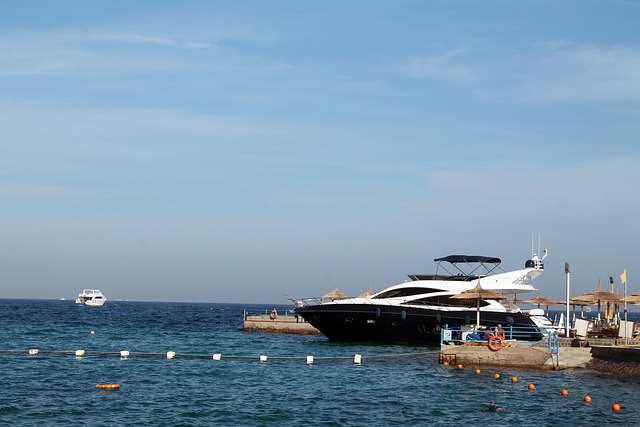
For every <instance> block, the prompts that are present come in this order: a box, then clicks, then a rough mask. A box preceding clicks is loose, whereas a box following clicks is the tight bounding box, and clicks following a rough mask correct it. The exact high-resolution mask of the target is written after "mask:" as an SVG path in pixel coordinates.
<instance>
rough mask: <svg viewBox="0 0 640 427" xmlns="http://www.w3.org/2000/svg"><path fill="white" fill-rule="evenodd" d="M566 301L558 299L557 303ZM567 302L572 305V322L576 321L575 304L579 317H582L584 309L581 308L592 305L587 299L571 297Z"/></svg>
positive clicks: (562, 303) (560, 303)
mask: <svg viewBox="0 0 640 427" xmlns="http://www.w3.org/2000/svg"><path fill="white" fill-rule="evenodd" d="M566 304H567V302H566V301H560V302H559V305H566ZM569 304H571V305H572V306H573V322H574V323H575V321H576V306H578V307H580V317H584V311H583V308H584V307H587V306H590V305H592V304H593V303H591V302H589V301H581V300H579V299H578V298H575V297H574V298H571V299H570V300H569Z"/></svg>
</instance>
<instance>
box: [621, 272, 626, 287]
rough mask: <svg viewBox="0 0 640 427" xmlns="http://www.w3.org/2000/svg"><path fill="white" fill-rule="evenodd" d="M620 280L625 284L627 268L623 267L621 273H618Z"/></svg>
mask: <svg viewBox="0 0 640 427" xmlns="http://www.w3.org/2000/svg"><path fill="white" fill-rule="evenodd" d="M620 282H622V283H624V284H625V285H626V284H627V269H626V268H625V269H624V271H623V272H622V274H621V275H620Z"/></svg>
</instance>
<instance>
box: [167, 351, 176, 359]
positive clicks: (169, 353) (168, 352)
mask: <svg viewBox="0 0 640 427" xmlns="http://www.w3.org/2000/svg"><path fill="white" fill-rule="evenodd" d="M174 357H176V352H175V351H167V359H173V358H174Z"/></svg>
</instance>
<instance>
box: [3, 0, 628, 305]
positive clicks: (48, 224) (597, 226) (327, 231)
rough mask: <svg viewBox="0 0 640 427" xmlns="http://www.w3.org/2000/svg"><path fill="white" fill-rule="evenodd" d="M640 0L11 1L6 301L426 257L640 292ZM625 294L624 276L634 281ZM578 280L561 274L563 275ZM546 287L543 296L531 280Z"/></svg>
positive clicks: (228, 290)
mask: <svg viewBox="0 0 640 427" xmlns="http://www.w3.org/2000/svg"><path fill="white" fill-rule="evenodd" d="M638 18H640V3H638V2H635V1H608V2H601V1H600V2H596V1H567V2H553V1H536V2H528V1H524V2H508V1H486V2H476V1H433V2H423V1H348V2H345V1H323V2H311V1H309V2H304V1H274V2H263V1H242V0H239V1H232V2H221V1H184V2H170V1H140V2H133V3H132V2H117V1H113V2H85V1H81V2H71V1H69V2H64V3H58V2H48V1H20V2H18V1H9V2H4V3H3V5H2V14H0V113H1V114H0V136H1V138H0V150H1V151H0V152H1V155H0V200H2V209H1V210H0V221H1V222H2V225H3V226H2V227H0V230H1V231H0V238H1V241H2V245H0V272H1V273H0V274H1V275H0V297H7V298H60V297H65V298H73V297H75V295H76V294H77V293H78V292H79V291H80V290H81V289H82V288H88V287H96V288H100V289H102V290H103V291H104V292H105V294H106V295H107V297H108V298H110V299H129V300H159V301H204V302H238V303H286V302H287V299H286V298H287V297H286V295H288V297H291V298H297V297H309V296H319V295H322V294H324V293H326V292H328V291H330V290H332V289H333V288H335V287H336V286H338V287H339V288H340V289H341V290H342V291H344V292H346V293H347V294H350V295H356V294H359V293H360V292H363V291H366V290H367V289H369V286H372V287H373V289H374V290H379V289H382V288H383V287H386V286H388V285H391V284H393V283H397V282H400V281H403V280H404V279H405V277H406V274H410V273H425V272H432V271H433V270H434V268H435V267H434V263H433V259H434V258H437V257H440V256H444V255H449V254H461V253H464V254H476V255H487V256H497V257H500V258H502V260H503V267H504V268H505V269H515V268H520V267H521V266H523V265H524V261H525V260H526V259H528V258H529V257H530V256H531V250H532V235H533V236H534V238H535V243H534V245H533V246H534V248H535V249H536V250H537V248H538V237H539V236H540V237H541V245H542V246H544V247H548V249H549V255H548V257H547V259H546V260H545V266H546V271H545V274H544V275H543V276H542V277H541V278H539V279H538V280H537V281H536V282H535V284H536V286H537V287H538V288H539V289H540V290H541V292H542V294H544V295H546V294H549V295H551V296H552V297H554V298H556V299H562V298H564V294H565V275H564V263H565V262H569V263H570V265H571V270H572V276H571V283H572V288H573V290H574V292H575V293H576V294H580V293H584V292H587V291H591V290H594V289H595V287H596V285H597V283H598V279H599V278H600V277H602V278H603V283H606V280H607V278H608V277H609V276H613V277H614V278H615V281H616V283H619V281H620V279H619V275H620V274H621V273H622V271H623V270H624V269H625V268H626V269H627V277H628V290H627V292H628V293H629V294H631V293H634V292H640V286H639V285H638V282H637V279H636V278H637V274H636V271H637V270H638V268H637V267H638V254H639V253H640V247H639V246H640V243H639V242H640V225H639V223H638V220H637V215H638V212H639V210H640V209H639V208H640V206H639V201H638V200H639V199H638V183H639V182H640V168H639V167H638V166H640V144H638V136H639V135H640V28H639V27H638V25H637V22H638ZM621 291H622V289H621ZM574 292H572V294H573V293H574ZM529 296H531V297H533V296H535V295H529Z"/></svg>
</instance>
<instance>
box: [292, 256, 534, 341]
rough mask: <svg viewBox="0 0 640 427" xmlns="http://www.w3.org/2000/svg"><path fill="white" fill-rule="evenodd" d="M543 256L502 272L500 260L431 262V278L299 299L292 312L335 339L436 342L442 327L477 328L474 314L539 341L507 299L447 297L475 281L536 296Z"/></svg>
mask: <svg viewBox="0 0 640 427" xmlns="http://www.w3.org/2000/svg"><path fill="white" fill-rule="evenodd" d="M545 257H546V249H545V251H544V256H542V257H539V256H538V255H536V254H535V253H534V254H533V256H532V257H531V259H529V260H527V261H526V262H525V266H524V269H520V270H514V271H508V272H505V271H503V270H502V269H500V267H499V264H500V263H501V262H502V261H501V260H500V258H495V257H486V256H470V255H449V256H446V257H443V258H438V259H435V260H434V261H435V262H436V265H437V267H436V272H435V274H412V275H409V279H410V280H409V281H406V282H403V283H400V284H397V285H394V286H391V287H389V288H386V289H384V290H382V291H380V292H377V293H374V294H373V295H370V296H366V297H358V298H347V299H336V300H333V301H329V302H327V301H320V300H319V299H302V300H297V301H295V303H296V309H295V310H296V313H297V314H299V315H300V316H302V317H303V318H304V319H305V320H306V321H307V322H309V323H311V325H313V326H314V327H315V328H316V329H318V330H319V331H320V332H322V333H323V334H324V335H325V336H326V337H328V338H329V339H330V340H334V341H390V342H437V341H439V340H440V330H441V329H442V328H445V327H449V328H459V327H465V326H468V325H472V324H475V323H476V315H477V311H478V310H479V312H480V318H481V321H480V324H481V325H483V326H487V327H490V328H495V327H496V326H497V325H498V324H502V325H503V326H504V327H505V328H509V327H511V328H510V329H511V330H512V331H516V330H517V331H518V332H517V335H516V334H515V333H514V335H513V337H514V338H517V339H522V340H540V339H542V331H543V330H541V328H540V327H539V325H538V324H536V322H534V321H533V320H532V319H531V317H530V316H529V315H528V314H527V313H525V312H523V311H522V310H521V309H520V308H519V307H517V306H516V305H515V304H514V303H513V302H511V301H510V299H504V300H493V299H484V300H480V304H479V308H478V307H477V306H478V303H477V302H476V300H462V299H456V298H451V297H452V296H454V295H457V294H459V293H461V292H463V291H466V290H469V289H472V288H474V287H475V286H476V285H477V284H478V283H480V286H481V287H482V288H483V289H490V290H492V291H495V292H498V293H501V294H505V295H509V294H511V295H513V294H515V295H520V294H522V293H525V292H534V291H536V290H537V289H536V288H534V287H533V285H532V284H531V282H532V280H533V279H535V278H536V277H538V276H539V275H541V274H542V273H543V272H544V265H543V264H542V260H543V259H544V258H545ZM439 269H441V270H444V271H439Z"/></svg>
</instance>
